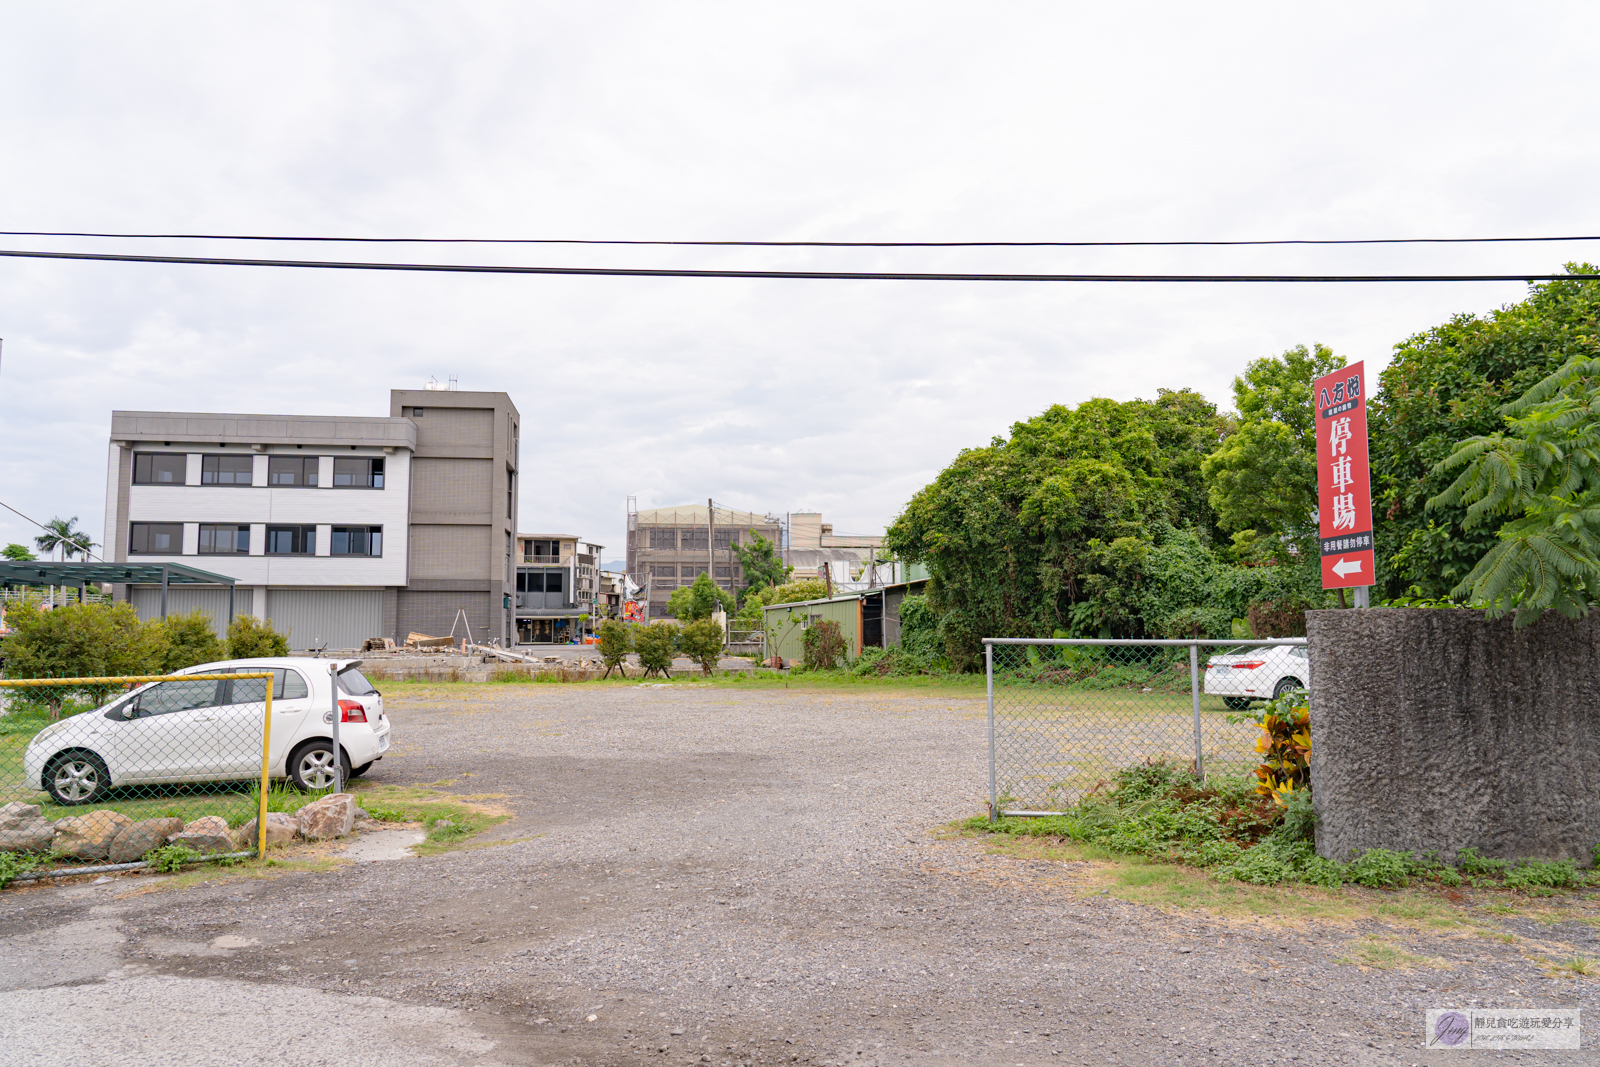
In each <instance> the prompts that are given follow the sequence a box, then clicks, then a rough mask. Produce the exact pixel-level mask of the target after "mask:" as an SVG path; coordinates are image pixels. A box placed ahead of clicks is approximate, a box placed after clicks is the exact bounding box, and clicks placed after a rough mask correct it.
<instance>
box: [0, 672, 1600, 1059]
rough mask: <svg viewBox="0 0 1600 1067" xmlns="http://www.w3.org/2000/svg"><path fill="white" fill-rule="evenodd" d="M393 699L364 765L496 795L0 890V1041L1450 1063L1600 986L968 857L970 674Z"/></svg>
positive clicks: (1578, 941)
mask: <svg viewBox="0 0 1600 1067" xmlns="http://www.w3.org/2000/svg"><path fill="white" fill-rule="evenodd" d="M389 707H390V711H391V713H392V715H393V717H394V719H395V721H396V724H397V729H398V731H399V734H398V736H399V740H398V743H397V748H396V749H395V750H394V752H393V753H392V755H391V756H390V757H389V758H387V759H385V760H384V761H383V762H382V763H380V764H379V765H378V766H377V767H376V768H374V770H373V771H372V772H371V777H373V778H374V779H376V780H377V781H380V782H385V783H393V784H408V785H425V784H439V787H440V788H443V789H446V790H447V791H450V792H453V793H458V794H463V795H476V796H483V797H486V798H487V799H486V800H485V803H490V804H497V805H502V806H504V807H505V808H506V809H507V810H509V811H510V812H511V813H513V815H514V817H513V818H512V819H511V820H510V821H508V822H505V823H503V824H501V825H500V826H497V827H495V828H494V829H493V830H492V831H490V832H489V833H488V834H486V835H484V836H483V837H481V838H479V839H477V841H476V843H475V844H476V845H478V846H481V847H472V848H468V849H465V850H462V851H458V852H455V853H451V854H448V855H443V856H435V857H429V858H420V859H418V858H410V859H403V860H395V861H389V862H377V863H360V864H354V863H352V864H348V865H345V866H341V867H338V868H336V869H333V870H329V871H322V872H296V873H291V874H286V875H283V876H281V877H276V878H269V879H222V880H218V881H217V882H215V883H214V884H210V885H205V886H201V887H197V888H190V889H186V890H183V891H181V892H180V891H168V892H139V891H138V890H140V889H142V888H147V887H149V886H150V885H151V884H153V882H154V880H153V879H150V878H140V879H133V878H122V879H115V880H112V881H109V882H106V883H103V884H100V885H92V884H79V885H73V886H56V887H40V888H35V889H27V890H18V889H13V890H10V891H7V892H6V893H4V894H3V895H0V1037H3V1038H4V1040H3V1041H0V1063H8V1064H9V1063H18V1064H20V1063H27V1064H54V1063H62V1064H68V1063H73V1064H77V1063H125V1062H126V1063H132V1062H148V1061H150V1060H151V1059H152V1058H154V1057H156V1056H160V1055H165V1054H176V1053H177V1050H178V1049H179V1048H181V1049H182V1057H183V1059H184V1060H185V1061H186V1062H188V1063H190V1064H195V1065H201V1064H211V1063H217V1064H224V1063H231V1064H236V1063H278V1062H284V1063H291V1062H292V1063H296V1064H319V1063H328V1064H360V1063H368V1062H370V1063H384V1064H413V1063H414V1064H480V1065H497V1064H529V1063H536V1064H543V1063H577V1064H585V1065H602V1064H606V1065H609V1064H616V1065H622V1064H655V1063H662V1064H716V1065H729V1067H731V1065H734V1064H776V1063H802V1064H813V1065H817V1064H830V1063H831V1064H839V1065H842V1064H866V1063H917V1064H952V1065H953V1064H995V1065H1010V1064H1029V1065H1032V1064H1042V1063H1074V1064H1102V1063H1128V1064H1132V1063H1141V1064H1144V1063H1160V1064H1169V1063H1170V1064H1180V1063H1182V1064H1188V1063H1227V1064H1234V1063H1290V1062H1299V1063H1318V1064H1334V1063H1338V1064H1379V1063H1382V1064H1393V1063H1403V1064H1410V1063H1434V1062H1437V1063H1445V1062H1447V1061H1449V1060H1450V1058H1451V1054H1449V1053H1445V1052H1430V1051H1425V1050H1423V1049H1421V1048H1420V1038H1421V1028H1422V1011H1423V1009H1425V1008H1427V1007H1435V1006H1446V1005H1465V1004H1472V1003H1486V1004H1494V1005H1519V1006H1520V1005H1529V1004H1533V1005H1539V1006H1546V1007H1558V1006H1566V1007H1584V1008H1591V1009H1592V1008H1594V1007H1595V1006H1596V999H1595V997H1594V993H1593V991H1594V988H1595V986H1594V982H1595V981H1596V980H1595V979H1581V978H1567V979H1556V978H1549V977H1545V976H1544V973H1543V970H1542V969H1541V966H1540V964H1539V960H1540V959H1542V958H1545V957H1548V956H1551V955H1552V954H1561V953H1567V954H1571V953H1574V952H1582V951H1588V952H1589V953H1590V954H1591V955H1600V953H1597V952H1596V944H1595V943H1594V934H1595V932H1596V931H1595V927H1594V926H1592V925H1587V924H1585V923H1581V922H1569V923H1563V924H1558V925H1555V926H1550V925H1547V924H1546V925H1535V924H1532V923H1529V924H1527V925H1528V929H1526V930H1524V929H1522V928H1521V927H1518V926H1517V925H1516V923H1517V920H1516V919H1514V918H1508V919H1507V920H1506V924H1505V925H1504V927H1503V932H1502V933H1500V934H1498V935H1497V936H1496V937H1485V936H1479V935H1477V934H1474V935H1470V936H1468V935H1462V934H1460V933H1459V932H1454V931H1452V932H1441V933H1439V934H1437V935H1429V934H1427V933H1426V932H1425V931H1424V932H1418V931H1416V930H1413V931H1411V932H1410V933H1408V934H1407V935H1406V936H1407V938H1408V940H1407V946H1408V948H1409V949H1410V951H1412V952H1414V953H1416V954H1418V955H1419V956H1425V957H1430V958H1433V959H1434V960H1435V963H1434V965H1433V966H1428V967H1418V968H1415V969H1409V970H1408V969H1390V970H1384V969H1362V968H1360V967H1357V966H1355V965H1353V964H1351V963H1341V962H1335V961H1336V959H1338V958H1341V957H1343V956H1345V955H1346V954H1347V953H1348V948H1349V945H1350V943H1351V942H1352V940H1353V939H1355V938H1357V937H1359V936H1361V935H1362V934H1364V933H1369V932H1371V931H1369V930H1364V929H1358V928H1354V927H1350V926H1338V925H1335V924H1331V923H1330V924H1321V925H1318V926H1316V927H1313V928H1304V927H1302V928H1299V929H1291V928H1287V927H1285V926H1283V925H1280V924H1277V923H1274V922H1271V921H1246V920H1230V919H1222V918H1215V917H1210V916H1207V915H1205V914H1202V913H1199V912H1185V913H1175V914H1163V913H1161V912H1158V911H1156V910H1154V909H1151V908H1147V907H1143V906H1140V905H1135V904H1130V903H1126V902H1124V901H1120V900H1118V899H1117V898H1116V896H1115V895H1108V894H1103V893H1101V892H1099V888H1100V886H1101V885H1102V884H1103V882H1104V879H1103V877H1102V874H1101V872H1098V871H1097V870H1095V869H1093V868H1091V867H1090V865H1088V864H1073V863H1062V862H1051V861H1045V860H1040V859H1036V858H1017V857H1015V856H1009V855H991V854H989V850H988V848H987V847H986V844H985V842H983V841H977V840H972V839H967V838H960V837H956V836H953V835H952V834H950V833H949V832H948V830H947V827H948V824H949V823H950V822H951V821H952V820H955V819H958V818H962V817H966V816H969V815H972V814H975V813H977V812H978V811H981V810H982V807H983V805H984V803H985V799H986V796H987V778H986V773H987V772H986V763H985V750H984V745H983V740H984V722H983V704H982V702H981V700H975V699H970V698H967V697H965V696H950V695H940V694H938V693H926V692H910V691H907V692H896V691H889V690H836V691H835V690H814V689H813V690H806V689H799V688H795V689H790V690H783V689H761V690H754V691H741V690H740V689H739V688H737V687H733V688H729V687H726V686H724V687H714V686H704V685H689V684H684V683H675V684H673V685H671V686H664V685H645V686H638V687H599V686H586V685H516V686H513V685H500V686H472V687H467V686H454V687H439V688H437V689H435V690H432V691H423V692H420V693H417V694H416V695H412V696H407V697H404V698H395V699H393V700H391V701H390V704H389ZM1097 878H1098V879H1100V880H1098V881H1097ZM1503 937H1510V938H1511V940H1510V941H1506V940H1503V939H1502V938H1503ZM1592 1018H1594V1019H1596V1020H1597V1021H1600V1015H1596V1016H1592ZM1594 1045H1595V1042H1594V1041H1593V1039H1592V1038H1590V1039H1586V1041H1585V1047H1586V1048H1588V1049H1590V1051H1588V1052H1582V1051H1579V1052H1565V1053H1562V1052H1542V1053H1541V1052H1530V1053H1525V1054H1523V1057H1522V1058H1523V1060H1524V1061H1526V1062H1537V1063H1552V1064H1559V1063H1574V1064H1576V1063H1594V1062H1596V1058H1595V1053H1594V1051H1593V1049H1594ZM1482 1055H1486V1056H1496V1055H1500V1054H1497V1053H1484V1054H1482ZM1505 1055H1506V1057H1507V1058H1509V1059H1513V1060H1514V1059H1516V1056H1515V1055H1513V1054H1505ZM1457 1056H1459V1054H1457Z"/></svg>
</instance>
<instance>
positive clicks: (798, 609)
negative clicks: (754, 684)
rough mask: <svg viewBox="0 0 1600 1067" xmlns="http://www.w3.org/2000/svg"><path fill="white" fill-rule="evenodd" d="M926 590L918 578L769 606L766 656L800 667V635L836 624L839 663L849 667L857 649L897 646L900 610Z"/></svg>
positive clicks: (765, 618) (921, 577) (924, 580)
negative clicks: (842, 659)
mask: <svg viewBox="0 0 1600 1067" xmlns="http://www.w3.org/2000/svg"><path fill="white" fill-rule="evenodd" d="M919 569H920V568H919ZM927 586H928V579H927V577H926V572H924V573H923V574H922V575H919V576H917V577H914V578H913V579H912V580H911V581H906V582H897V583H895V584H893V585H886V586H882V587H880V588H877V589H864V590H860V591H858V592H851V593H841V594H840V595H838V596H836V597H832V598H831V599H826V600H804V601H800V602H798V603H794V604H769V605H767V607H766V608H764V609H763V611H762V614H763V623H764V627H765V630H766V639H767V655H768V656H769V657H771V656H781V657H782V658H783V661H784V663H785V664H787V663H790V662H795V663H799V662H801V661H803V660H804V659H805V646H804V645H803V644H802V641H803V640H804V636H805V632H806V631H807V630H809V629H810V628H811V627H812V626H814V625H816V624H817V623H819V622H823V621H828V622H835V623H838V624H839V632H840V634H841V635H842V636H843V637H844V642H845V660H846V661H847V662H850V663H854V662H855V661H856V659H857V658H859V657H860V655H861V650H862V649H863V648H890V647H893V646H895V645H898V644H900V605H901V604H902V603H903V602H904V601H905V598H906V597H908V596H919V595H921V594H922V593H923V592H924V591H925V590H926V589H927Z"/></svg>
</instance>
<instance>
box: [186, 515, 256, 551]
mask: <svg viewBox="0 0 1600 1067" xmlns="http://www.w3.org/2000/svg"><path fill="white" fill-rule="evenodd" d="M199 525H200V535H199V539H198V540H197V541H196V542H195V546H194V551H195V554H196V555H199V556H248V555H249V554H250V524H249V523H247V522H202V523H200V524H199ZM207 530H210V531H213V543H214V542H215V531H217V530H232V531H233V544H234V546H235V547H233V548H230V549H228V550H227V551H225V552H219V551H217V550H216V549H214V548H213V549H211V550H210V551H207V550H206V531H207ZM241 537H242V538H243V539H244V547H243V548H239V547H238V544H239V539H240V538H241Z"/></svg>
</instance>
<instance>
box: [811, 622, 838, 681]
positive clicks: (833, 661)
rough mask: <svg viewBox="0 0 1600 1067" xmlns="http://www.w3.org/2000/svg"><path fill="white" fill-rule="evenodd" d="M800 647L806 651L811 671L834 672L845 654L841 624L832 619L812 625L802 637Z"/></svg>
mask: <svg viewBox="0 0 1600 1067" xmlns="http://www.w3.org/2000/svg"><path fill="white" fill-rule="evenodd" d="M800 646H801V647H802V648H803V649H804V650H805V663H806V667H807V669H809V670H814V671H818V670H822V671H826V670H832V669H833V668H834V667H837V666H838V665H839V659H840V658H841V657H842V656H844V654H845V643H844V635H843V634H841V633H840V632H839V624H838V623H836V622H834V621H833V620H831V619H821V620H819V621H817V622H814V623H812V624H811V625H810V626H809V627H807V628H806V630H805V632H804V633H802V634H801V635H800Z"/></svg>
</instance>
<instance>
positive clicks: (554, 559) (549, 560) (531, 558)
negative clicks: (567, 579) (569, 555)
mask: <svg viewBox="0 0 1600 1067" xmlns="http://www.w3.org/2000/svg"><path fill="white" fill-rule="evenodd" d="M566 561H567V560H566V557H565V556H535V555H533V554H532V553H525V554H524V555H523V557H522V562H524V563H542V564H546V565H549V564H560V563H565V562H566Z"/></svg>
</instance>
